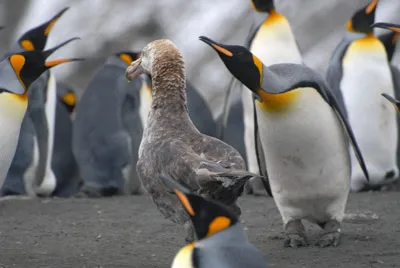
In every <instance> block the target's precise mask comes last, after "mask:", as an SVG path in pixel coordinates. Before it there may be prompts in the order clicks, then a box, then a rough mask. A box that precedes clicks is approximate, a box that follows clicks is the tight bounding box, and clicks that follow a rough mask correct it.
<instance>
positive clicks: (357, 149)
mask: <svg viewBox="0 0 400 268" xmlns="http://www.w3.org/2000/svg"><path fill="white" fill-rule="evenodd" d="M325 92H326V94H327V97H328V100H329V104H330V106H331V107H332V108H333V110H334V111H335V113H336V115H337V116H338V117H339V118H340V119H341V121H342V123H343V125H344V128H345V129H346V132H347V135H348V136H349V139H350V142H351V145H352V146H353V149H354V153H355V155H356V157H357V160H358V163H359V164H360V167H361V169H362V170H363V173H364V176H365V178H366V179H367V181H369V174H368V170H367V166H366V165H365V161H364V158H363V156H362V154H361V150H360V147H359V146H358V144H357V140H356V138H355V136H354V133H353V130H352V129H351V127H350V124H349V122H348V121H347V119H346V117H345V115H344V113H343V111H342V110H341V108H340V106H339V104H338V102H337V100H336V98H335V96H334V95H333V94H332V92H331V91H330V90H329V89H328V90H325Z"/></svg>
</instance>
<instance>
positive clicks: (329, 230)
mask: <svg viewBox="0 0 400 268" xmlns="http://www.w3.org/2000/svg"><path fill="white" fill-rule="evenodd" d="M320 226H321V227H322V228H323V229H324V234H323V235H322V236H321V237H320V239H319V240H318V241H317V243H316V246H319V247H329V246H333V247H337V246H338V245H339V244H340V222H338V221H337V220H329V221H327V222H326V223H323V224H320Z"/></svg>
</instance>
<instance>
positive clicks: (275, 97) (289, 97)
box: [257, 89, 300, 112]
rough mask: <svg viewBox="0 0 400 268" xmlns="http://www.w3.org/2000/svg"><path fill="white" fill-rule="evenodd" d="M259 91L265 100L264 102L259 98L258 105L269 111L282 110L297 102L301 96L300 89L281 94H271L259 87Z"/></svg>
mask: <svg viewBox="0 0 400 268" xmlns="http://www.w3.org/2000/svg"><path fill="white" fill-rule="evenodd" d="M257 93H258V95H260V97H261V99H262V100H263V101H262V102H259V101H258V100H257V104H258V106H259V107H261V109H263V110H266V111H268V112H280V111H282V110H285V109H287V108H289V107H290V106H291V105H292V104H293V103H295V101H296V100H297V99H298V98H299V96H300V90H299V89H293V90H291V91H288V92H285V93H281V94H270V93H267V92H265V91H264V90H261V89H259V90H258V92H257Z"/></svg>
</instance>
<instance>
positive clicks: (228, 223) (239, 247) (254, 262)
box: [160, 174, 267, 268]
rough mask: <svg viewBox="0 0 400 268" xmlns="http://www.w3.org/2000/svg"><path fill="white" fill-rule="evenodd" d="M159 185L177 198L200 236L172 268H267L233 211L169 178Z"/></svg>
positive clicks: (163, 176)
mask: <svg viewBox="0 0 400 268" xmlns="http://www.w3.org/2000/svg"><path fill="white" fill-rule="evenodd" d="M160 181H163V182H164V183H165V185H166V186H167V187H168V188H169V189H170V191H171V192H174V193H175V194H176V196H177V198H178V199H179V201H180V202H181V204H182V206H183V208H184V209H185V211H186V212H187V213H188V214H189V216H190V219H191V221H192V223H193V226H194V229H195V232H196V236H197V240H195V241H194V242H192V243H190V244H188V245H186V246H185V247H183V248H182V249H181V250H180V251H179V252H178V253H177V254H176V256H175V258H174V260H173V263H172V266H171V268H206V267H221V268H222V267H229V268H243V267H246V268H266V267H267V264H266V262H265V260H264V258H263V256H262V255H261V252H260V251H259V250H258V249H257V248H256V247H255V246H254V245H253V244H251V243H250V241H249V240H248V238H247V235H246V233H245V231H244V229H243V226H242V224H241V223H240V222H239V219H238V217H237V216H236V215H235V214H234V213H233V212H232V211H231V210H230V208H228V207H226V206H225V205H223V204H222V203H217V202H215V201H211V200H206V199H204V198H203V197H201V196H199V195H196V194H193V193H191V192H190V191H189V190H188V189H186V188H185V187H183V186H182V185H180V184H179V183H178V182H176V181H175V180H174V179H172V178H171V177H170V176H168V175H165V174H162V175H161V176H160Z"/></svg>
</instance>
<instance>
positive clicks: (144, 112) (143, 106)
mask: <svg viewBox="0 0 400 268" xmlns="http://www.w3.org/2000/svg"><path fill="white" fill-rule="evenodd" d="M151 103H152V97H151V91H150V90H149V88H148V86H147V84H146V83H145V82H142V87H141V88H140V108H139V115H140V119H141V121H142V126H143V130H144V129H145V128H146V125H147V117H148V116H149V112H150V108H151Z"/></svg>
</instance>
